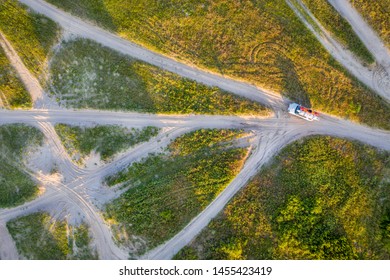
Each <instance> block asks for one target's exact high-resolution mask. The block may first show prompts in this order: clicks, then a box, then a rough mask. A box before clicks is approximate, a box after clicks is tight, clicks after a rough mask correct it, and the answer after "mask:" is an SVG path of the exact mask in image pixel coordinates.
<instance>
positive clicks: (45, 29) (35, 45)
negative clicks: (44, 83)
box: [0, 0, 59, 76]
mask: <svg viewBox="0 0 390 280" xmlns="http://www.w3.org/2000/svg"><path fill="white" fill-rule="evenodd" d="M0 31H1V32H2V33H3V34H4V35H5V36H6V37H7V39H8V40H9V41H10V42H11V43H12V45H13V47H14V48H15V50H16V51H17V53H18V54H19V56H20V57H21V59H22V61H23V63H24V64H25V65H26V67H27V68H28V69H29V70H30V71H31V72H33V73H34V74H35V75H36V76H40V74H42V71H43V70H44V68H45V65H46V60H47V56H48V53H49V52H50V49H51V47H52V46H53V44H54V43H55V42H56V41H57V37H58V33H59V28H58V27H57V25H56V24H55V23H54V22H53V21H51V20H49V19H48V18H46V17H44V16H42V15H39V14H36V13H34V12H32V11H27V9H26V8H25V6H23V5H22V4H19V2H18V1H16V0H2V1H1V3H0Z"/></svg>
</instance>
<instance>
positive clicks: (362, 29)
mask: <svg viewBox="0 0 390 280" xmlns="http://www.w3.org/2000/svg"><path fill="white" fill-rule="evenodd" d="M329 3H330V4H331V5H332V6H333V7H334V8H335V9H336V10H337V11H338V12H339V13H340V15H341V16H343V17H344V18H345V19H346V20H347V21H348V22H349V24H350V25H351V26H352V29H353V30H354V31H355V33H356V34H357V35H358V36H359V38H360V40H361V41H362V42H363V44H364V45H365V46H366V47H367V49H368V50H369V51H370V52H371V53H372V55H373V56H374V57H375V60H376V61H377V65H376V68H375V70H374V78H373V79H374V82H376V86H377V88H378V89H383V91H385V92H386V93H387V96H388V97H387V99H388V100H389V99H390V98H389V96H390V50H389V49H388V48H387V47H386V45H385V44H384V42H383V41H382V39H381V38H380V37H379V36H378V34H377V33H376V32H375V31H374V30H373V29H372V28H371V26H370V25H369V24H368V23H367V22H366V21H365V20H364V18H363V17H362V16H361V15H360V14H359V13H358V11H357V10H356V9H355V8H354V7H353V6H352V5H351V3H350V1H348V0H329Z"/></svg>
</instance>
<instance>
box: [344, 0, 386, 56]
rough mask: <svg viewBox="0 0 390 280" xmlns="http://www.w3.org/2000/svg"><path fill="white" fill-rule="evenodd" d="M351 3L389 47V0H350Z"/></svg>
mask: <svg viewBox="0 0 390 280" xmlns="http://www.w3.org/2000/svg"><path fill="white" fill-rule="evenodd" d="M351 3H352V4H353V6H354V7H355V8H356V9H357V10H358V11H359V12H360V13H361V14H362V15H363V17H364V18H365V19H366V20H367V21H368V23H369V24H370V25H371V26H372V27H373V29H374V30H375V31H376V32H377V33H378V34H379V35H380V36H381V38H382V40H383V41H384V42H385V44H386V45H387V47H388V48H390V20H389V14H390V0H351Z"/></svg>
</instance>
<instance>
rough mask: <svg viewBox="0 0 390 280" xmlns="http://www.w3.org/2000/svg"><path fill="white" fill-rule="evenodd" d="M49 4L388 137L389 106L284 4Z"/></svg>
mask: <svg viewBox="0 0 390 280" xmlns="http://www.w3.org/2000/svg"><path fill="white" fill-rule="evenodd" d="M49 2H51V3H54V4H55V5H57V6H59V7H62V8H64V9H66V10H69V11H72V12H73V13H75V14H77V15H82V16H86V17H89V19H92V20H95V21H96V22H98V23H99V24H100V25H102V26H104V27H106V28H108V29H110V30H113V31H115V32H117V33H118V34H120V35H121V36H123V37H125V38H128V39H130V40H132V41H135V42H137V43H139V44H142V45H145V46H147V47H149V48H152V49H155V50H157V51H159V52H162V53H166V54H168V55H170V56H173V57H176V58H178V59H181V60H184V61H188V62H190V63H193V64H195V65H198V66H200V67H203V68H207V69H211V70H213V71H216V72H219V73H222V74H224V75H227V76H231V77H235V78H239V79H243V80H246V81H249V82H251V83H255V84H257V85H260V86H262V87H265V88H269V89H272V90H274V91H278V92H281V93H282V94H283V95H286V96H288V97H289V98H290V99H292V100H295V101H298V102H300V103H303V105H306V106H309V107H314V108H316V109H318V110H322V111H324V112H328V113H331V114H335V115H339V116H342V117H346V118H349V119H351V120H354V121H359V122H364V123H367V124H370V125H374V126H379V127H382V128H386V129H390V105H389V104H388V103H385V102H383V100H382V99H381V98H379V97H378V96H377V95H376V94H374V93H373V92H371V91H370V90H368V89H367V88H365V87H364V86H363V85H361V84H360V83H359V82H357V81H356V80H355V79H354V78H352V77H351V75H349V74H348V73H347V72H346V71H345V70H344V69H343V68H342V67H341V66H340V65H339V64H338V63H336V62H335V61H334V59H332V58H331V56H330V55H329V54H328V53H327V52H326V51H325V50H324V48H323V47H322V46H321V45H320V43H319V42H318V41H317V40H316V39H315V37H314V36H313V35H312V34H311V33H310V32H309V31H308V30H307V29H306V28H305V26H304V25H303V23H302V22H301V21H300V20H299V19H298V18H297V17H296V15H295V14H294V12H293V11H292V10H291V9H290V8H289V7H288V5H287V4H286V3H285V1H274V0H253V1H250V0H243V1H236V0H201V1H194V0H183V1H180V5H177V2H176V1H173V0H167V1H157V0H142V1H138V0H122V1H118V0H94V1H91V0H80V1H77V3H76V2H75V1H70V0H61V1H60V0H49ZM378 116H380V117H378Z"/></svg>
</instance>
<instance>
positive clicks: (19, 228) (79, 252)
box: [7, 212, 97, 260]
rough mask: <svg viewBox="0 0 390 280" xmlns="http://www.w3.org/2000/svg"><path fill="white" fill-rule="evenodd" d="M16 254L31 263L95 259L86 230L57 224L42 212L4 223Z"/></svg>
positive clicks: (63, 223)
mask: <svg viewBox="0 0 390 280" xmlns="http://www.w3.org/2000/svg"><path fill="white" fill-rule="evenodd" d="M7 228H8V230H9V232H10V234H11V236H12V238H13V239H14V240H15V242H16V248H17V249H18V252H19V254H21V255H22V256H23V257H25V258H27V259H33V260H66V259H84V260H90V259H97V254H96V252H93V250H92V249H91V248H90V247H89V246H90V242H91V237H90V236H89V230H88V227H87V226H86V225H85V224H81V225H80V226H78V227H75V226H71V225H69V224H68V223H67V222H66V221H56V220H53V218H52V217H51V216H50V215H49V214H47V213H44V212H39V213H35V214H30V215H28V216H24V217H21V218H17V219H15V220H11V221H9V222H8V223H7Z"/></svg>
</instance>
